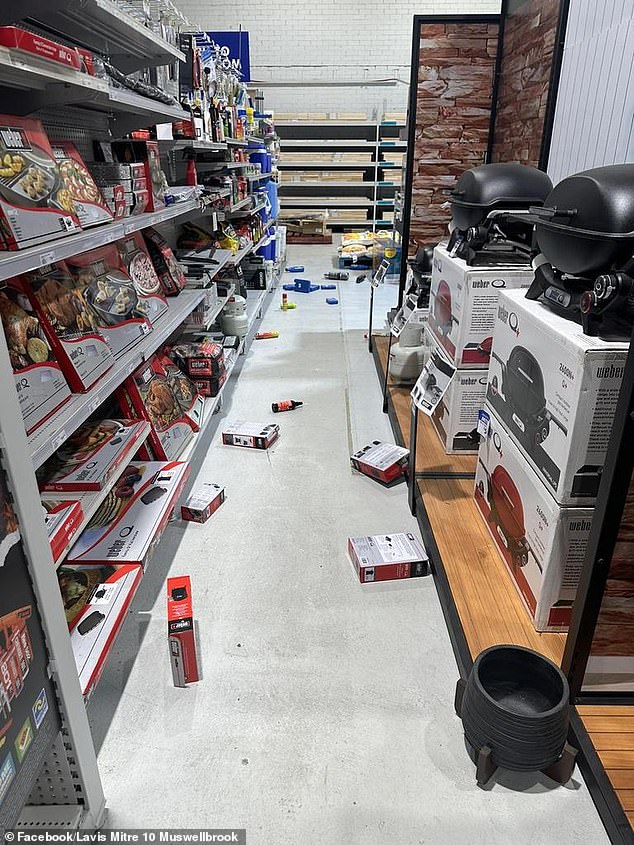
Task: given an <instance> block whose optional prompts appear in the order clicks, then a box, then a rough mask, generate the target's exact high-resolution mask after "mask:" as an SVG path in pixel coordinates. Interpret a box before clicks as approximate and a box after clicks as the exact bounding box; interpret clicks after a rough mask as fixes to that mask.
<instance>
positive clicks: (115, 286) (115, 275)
mask: <svg viewBox="0 0 634 845" xmlns="http://www.w3.org/2000/svg"><path fill="white" fill-rule="evenodd" d="M66 263H67V265H68V268H69V270H70V271H71V273H72V274H73V276H74V277H75V279H76V281H77V284H78V286H79V287H81V288H82V289H84V297H85V300H86V303H87V305H88V307H89V308H90V310H91V311H92V312H93V313H94V314H95V316H96V319H97V321H98V324H99V330H100V331H101V332H102V334H103V335H104V337H105V338H106V340H107V341H108V344H109V346H110V348H111V349H112V352H113V354H114V356H115V358H119V357H121V355H125V353H126V352H129V351H130V350H131V349H133V348H134V347H135V346H136V345H137V343H139V342H140V341H141V340H143V338H144V337H145V336H146V335H147V334H149V332H151V331H152V323H151V322H150V320H149V319H148V317H147V315H146V313H145V311H144V309H143V303H142V298H141V295H140V294H139V293H138V291H137V289H136V287H135V285H134V283H133V281H132V279H131V278H130V276H129V275H128V274H127V273H126V272H125V270H124V269H123V267H122V264H121V259H120V257H119V252H118V250H117V247H116V245H115V244H108V245H107V246H102V247H98V248H97V249H92V250H90V252H83V253H82V254H81V255H74V256H73V257H72V258H68V259H67V262H66Z"/></svg>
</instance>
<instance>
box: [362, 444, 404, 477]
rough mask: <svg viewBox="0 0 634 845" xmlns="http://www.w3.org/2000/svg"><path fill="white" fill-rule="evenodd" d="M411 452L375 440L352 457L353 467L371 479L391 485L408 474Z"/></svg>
mask: <svg viewBox="0 0 634 845" xmlns="http://www.w3.org/2000/svg"><path fill="white" fill-rule="evenodd" d="M408 458H409V451H408V450H407V449H403V448H402V447H401V446H395V445H394V444H393V443H382V442H381V441H380V440H373V441H372V443H368V445H367V446H364V447H363V449H359V451H358V452H355V453H354V455H352V456H351V458H350V461H351V463H352V466H353V467H354V468H355V469H356V470H358V471H359V472H361V473H363V474H364V475H369V476H370V477H371V478H376V479H378V480H379V481H383V482H384V483H386V484H389V483H390V482H391V481H394V480H395V479H396V478H399V477H401V476H403V475H405V473H406V472H407V460H408Z"/></svg>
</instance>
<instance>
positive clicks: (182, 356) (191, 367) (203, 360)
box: [172, 340, 225, 378]
mask: <svg viewBox="0 0 634 845" xmlns="http://www.w3.org/2000/svg"><path fill="white" fill-rule="evenodd" d="M172 355H173V357H174V359H175V360H176V361H177V362H178V365H179V366H180V368H181V369H182V370H183V371H184V372H186V373H187V374H188V375H189V376H191V377H192V378H213V377H215V376H218V375H220V373H222V372H223V370H224V368H225V355H224V349H223V348H222V344H221V343H215V342H214V341H213V340H205V341H197V342H193V343H179V344H177V345H176V346H174V347H173V349H172Z"/></svg>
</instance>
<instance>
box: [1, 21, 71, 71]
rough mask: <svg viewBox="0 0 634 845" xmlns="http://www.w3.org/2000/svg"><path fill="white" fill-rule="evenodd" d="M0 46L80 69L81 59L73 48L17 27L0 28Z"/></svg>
mask: <svg viewBox="0 0 634 845" xmlns="http://www.w3.org/2000/svg"><path fill="white" fill-rule="evenodd" d="M0 45H1V46H2V47H8V48H9V49H10V50H20V51H21V52H23V53H31V55H33V56H38V57H39V58H41V59H48V60H49V61H51V62H57V64H60V65H64V66H65V67H68V68H71V69H72V70H79V69H80V68H81V64H82V63H81V58H80V55H79V53H78V51H77V50H76V49H75V48H74V47H67V46H66V45H65V44H59V43H58V42H57V41H52V40H51V39H50V38H44V37H43V36H41V35H38V34H37V33H34V32H29V31H28V30H26V29H22V27H19V26H0Z"/></svg>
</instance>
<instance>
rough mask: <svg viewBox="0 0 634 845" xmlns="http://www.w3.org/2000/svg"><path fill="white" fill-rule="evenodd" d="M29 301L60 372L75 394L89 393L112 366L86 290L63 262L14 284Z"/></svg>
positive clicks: (100, 322)
mask: <svg viewBox="0 0 634 845" xmlns="http://www.w3.org/2000/svg"><path fill="white" fill-rule="evenodd" d="M15 284H16V287H17V286H19V287H20V288H21V290H22V291H23V292H24V295H25V296H26V297H27V298H28V300H29V302H30V304H31V306H32V308H33V310H34V312H35V314H36V316H37V318H38V319H39V321H40V324H41V326H42V329H43V331H44V334H45V335H46V339H47V340H48V342H49V344H50V346H51V348H52V350H53V352H54V353H55V357H56V358H57V360H58V361H59V364H60V366H61V368H62V372H63V373H64V375H65V376H66V379H67V381H68V383H69V385H70V387H71V389H72V390H73V391H74V392H75V393H83V392H84V391H86V390H89V389H90V388H91V387H92V385H93V384H95V382H97V381H98V380H99V379H100V378H101V376H102V375H103V374H104V373H106V372H108V370H109V369H110V367H112V365H113V364H114V355H113V354H112V350H111V349H110V345H109V344H108V341H107V340H106V338H105V336H104V334H103V332H102V321H101V320H100V319H99V317H98V314H97V313H96V311H95V310H93V309H92V308H91V307H90V306H89V305H88V301H87V297H86V290H87V289H86V287H85V286H84V285H82V284H80V283H79V282H78V280H77V279H76V278H75V277H74V276H73V275H72V273H71V272H70V271H69V269H68V267H67V266H66V263H65V262H64V261H58V262H57V263H56V264H46V265H44V266H43V267H40V268H39V269H38V270H33V271H32V272H31V273H26V274H25V275H24V276H23V277H21V278H20V279H18V280H16V281H15Z"/></svg>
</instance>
